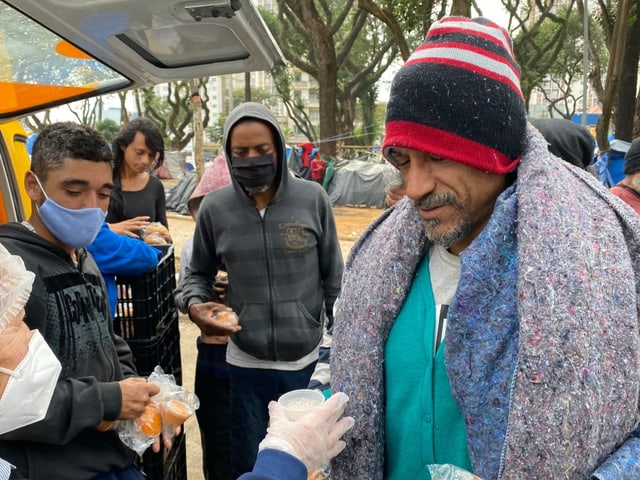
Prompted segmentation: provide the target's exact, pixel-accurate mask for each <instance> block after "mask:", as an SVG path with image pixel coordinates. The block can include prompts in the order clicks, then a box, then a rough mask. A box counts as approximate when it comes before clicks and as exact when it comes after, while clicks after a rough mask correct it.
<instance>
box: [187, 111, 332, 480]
mask: <svg viewBox="0 0 640 480" xmlns="http://www.w3.org/2000/svg"><path fill="white" fill-rule="evenodd" d="M223 145H224V152H225V155H226V157H227V162H228V165H229V169H230V171H231V185H227V186H225V187H222V188H219V189H217V190H215V191H213V192H211V193H209V194H208V195H207V196H206V197H205V198H204V200H203V201H202V204H201V206H200V211H199V213H198V218H197V221H196V230H195V235H194V240H193V255H192V257H191V263H190V272H189V274H188V275H187V277H186V278H185V281H184V284H183V296H184V299H185V303H186V305H187V310H188V313H189V317H190V318H191V320H192V321H193V322H194V323H196V325H198V327H200V329H201V331H202V332H203V334H206V335H230V338H229V344H228V346H227V363H228V365H229V379H230V388H231V392H230V401H231V420H232V424H233V426H234V428H233V430H232V433H231V462H232V469H233V474H234V475H236V476H238V475H240V474H242V473H244V472H249V471H251V469H252V467H253V463H254V461H255V459H256V454H257V451H258V444H259V443H260V441H261V440H262V438H263V437H264V434H265V431H266V428H267V424H268V419H269V415H268V409H267V405H268V403H269V401H270V400H275V399H277V398H278V397H279V396H280V395H281V394H283V393H285V392H288V391H290V390H295V389H298V388H306V387H307V385H308V383H309V379H310V377H311V374H312V373H313V370H314V366H315V363H316V361H317V359H318V351H319V346H320V342H321V339H322V332H323V323H324V322H323V319H324V318H325V313H326V317H327V318H329V319H331V318H332V316H333V314H332V311H333V304H334V301H335V299H336V297H337V295H338V291H339V289H340V282H341V279H342V269H343V262H342V254H341V251H340V245H339V242H338V237H337V232H336V226H335V221H334V218H333V212H332V210H331V203H330V201H329V198H328V196H327V194H326V193H325V192H324V190H323V189H322V187H321V186H320V185H319V184H317V183H314V182H308V181H305V180H302V179H298V178H295V177H293V176H291V175H289V172H288V170H287V167H286V155H285V140H284V136H283V134H282V131H281V130H280V127H279V125H278V123H277V120H276V118H275V116H274V115H273V114H272V113H271V111H270V110H269V109H268V108H266V107H265V106H263V105H260V104H257V103H251V102H249V103H244V104H242V105H239V106H238V107H236V108H235V109H234V110H233V111H232V112H231V114H230V115H229V118H228V119H227V121H226V123H225V126H224V139H223ZM221 269H224V270H225V271H226V272H227V273H228V279H229V286H228V297H227V304H228V306H229V307H230V308H232V309H233V311H234V312H235V313H236V314H237V315H238V317H239V323H238V324H237V325H228V324H224V322H222V321H220V320H219V319H217V318H216V316H215V314H216V313H217V312H219V311H222V310H224V309H225V308H226V306H225V305H222V304H219V303H216V302H214V301H212V289H211V285H212V283H213V280H214V278H215V276H216V274H217V273H218V270H221Z"/></svg>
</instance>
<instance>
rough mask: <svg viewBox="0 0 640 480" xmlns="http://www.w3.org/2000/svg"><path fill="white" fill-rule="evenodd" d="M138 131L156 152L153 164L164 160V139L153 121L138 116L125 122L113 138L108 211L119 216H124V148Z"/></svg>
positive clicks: (157, 165)
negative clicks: (111, 182) (121, 178)
mask: <svg viewBox="0 0 640 480" xmlns="http://www.w3.org/2000/svg"><path fill="white" fill-rule="evenodd" d="M138 132H140V133H141V134H142V135H143V136H144V143H145V144H146V146H147V148H148V149H149V150H151V153H154V154H158V159H157V161H156V162H155V163H154V164H153V167H154V168H158V167H159V166H160V165H162V162H163V161H164V139H163V138H162V133H161V132H160V129H159V128H158V127H157V125H156V124H155V123H153V122H152V121H151V120H149V119H148V118H144V117H139V118H135V119H133V120H131V121H130V122H128V123H126V124H125V125H124V126H123V127H122V128H121V129H120V131H119V132H118V134H117V135H116V137H115V138H114V139H113V143H112V149H113V186H114V188H113V190H112V192H111V202H110V204H109V212H110V213H111V212H113V213H114V214H115V215H117V217H119V218H125V217H126V214H125V212H124V200H123V198H122V183H121V181H120V177H121V176H122V168H123V164H124V149H125V148H127V147H128V146H129V145H130V144H131V143H132V142H133V139H134V138H135V137H136V134H137V133H138Z"/></svg>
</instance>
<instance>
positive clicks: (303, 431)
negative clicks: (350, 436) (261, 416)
mask: <svg viewBox="0 0 640 480" xmlns="http://www.w3.org/2000/svg"><path fill="white" fill-rule="evenodd" d="M348 401H349V397H348V396H347V395H346V394H345V393H342V392H339V393H336V394H334V395H333V396H331V398H329V399H328V400H327V401H325V402H324V403H323V404H322V405H320V406H319V407H317V408H316V409H315V410H313V411H312V412H310V413H308V414H306V415H305V416H304V417H302V418H301V419H299V420H297V421H291V420H289V419H288V418H287V416H286V414H285V412H284V410H283V409H282V407H281V406H280V405H278V403H277V402H273V401H272V402H270V403H269V428H267V436H266V437H265V438H264V440H263V441H262V442H261V443H260V446H259V448H258V450H264V449H265V448H274V449H276V450H283V451H285V452H287V453H289V454H291V455H293V456H294V457H296V458H297V459H299V460H300V461H301V462H302V463H304V464H305V466H306V467H307V470H308V471H311V470H315V469H317V468H320V467H322V466H323V465H327V464H328V463H329V461H330V460H331V459H332V458H333V457H335V456H336V455H338V454H339V453H340V452H341V451H342V450H343V449H344V447H345V446H346V444H345V442H343V441H342V440H340V439H341V438H342V436H343V435H344V434H345V432H347V431H348V430H349V429H350V428H351V427H353V423H354V420H353V418H352V417H344V418H342V419H340V417H341V416H342V414H343V413H344V410H345V408H346V404H347V402H348Z"/></svg>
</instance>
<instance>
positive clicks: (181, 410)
mask: <svg viewBox="0 0 640 480" xmlns="http://www.w3.org/2000/svg"><path fill="white" fill-rule="evenodd" d="M192 414H193V411H192V410H191V407H190V406H189V405H188V404H186V403H185V402H183V401H181V400H176V399H171V400H167V401H166V402H163V403H162V420H163V421H164V422H165V423H167V424H169V425H172V426H175V427H177V426H178V425H182V424H183V423H184V421H185V420H186V419H187V418H189V417H190V416H191V415H192Z"/></svg>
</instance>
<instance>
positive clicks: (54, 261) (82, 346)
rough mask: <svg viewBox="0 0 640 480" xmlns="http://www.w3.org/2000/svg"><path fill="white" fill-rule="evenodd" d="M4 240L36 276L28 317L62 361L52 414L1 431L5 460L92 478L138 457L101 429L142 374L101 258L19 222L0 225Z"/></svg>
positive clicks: (38, 474)
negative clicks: (128, 384)
mask: <svg viewBox="0 0 640 480" xmlns="http://www.w3.org/2000/svg"><path fill="white" fill-rule="evenodd" d="M0 243H2V244H3V245H4V246H5V247H6V249H7V250H8V251H9V252H10V253H12V254H15V255H19V256H20V257H22V259H23V260H24V263H25V266H26V268H27V270H30V271H32V272H34V273H35V275H36V278H35V281H34V284H33V289H32V292H31V296H30V297H29V301H28V303H27V305H26V307H25V310H26V317H25V322H26V323H27V324H28V325H29V327H30V328H32V329H35V328H37V329H38V330H40V332H41V333H42V335H43V336H44V338H45V340H46V341H47V343H48V344H49V346H50V347H51V349H52V350H53V352H54V353H55V354H56V356H57V357H58V359H59V360H60V363H61V364H62V371H61V373H60V379H59V381H58V384H57V386H56V390H55V392H54V394H53V398H52V399H51V403H50V405H49V410H48V411H47V416H46V417H45V418H44V419H43V420H42V421H40V422H37V423H34V424H32V425H29V426H27V427H24V428H21V429H18V430H15V431H13V432H10V433H7V434H5V435H2V436H0V457H2V458H5V459H6V460H7V461H9V462H11V463H12V464H14V465H16V467H18V470H17V472H15V473H14V475H15V477H13V476H12V478H20V477H21V476H22V477H26V478H29V479H31V480H38V479H55V478H60V479H66V480H75V479H77V480H86V479H90V478H93V477H94V476H96V475H97V474H99V473H101V472H106V471H111V470H115V469H122V468H125V467H127V466H128V465H130V464H131V463H132V462H133V461H134V460H135V454H134V452H133V451H132V450H130V449H129V448H127V447H126V446H125V445H124V444H123V443H122V442H121V441H120V439H119V438H118V435H117V434H116V433H115V432H113V431H112V432H99V431H98V430H96V429H95V428H93V427H94V426H96V425H97V424H98V423H100V422H101V421H102V420H114V419H115V418H116V417H117V416H118V414H119V412H120V408H121V404H122V397H121V391H120V387H119V385H118V384H117V383H116V382H117V381H118V380H122V379H123V378H124V377H125V376H127V377H128V376H134V375H135V368H134V365H133V357H132V355H131V350H130V349H129V346H128V345H127V344H126V342H125V341H124V340H123V339H121V338H120V337H118V336H116V335H115V334H114V333H113V324H112V323H113V322H112V320H111V315H110V313H109V306H108V303H107V297H106V293H105V288H104V283H103V280H102V277H101V275H100V271H99V270H98V267H97V266H96V264H95V262H94V261H93V258H92V257H91V255H90V254H89V253H88V252H87V251H86V250H80V251H79V252H78V265H77V266H76V265H74V263H73V261H72V260H71V258H70V257H69V255H68V254H67V253H66V252H65V251H63V250H61V249H60V248H58V247H56V246H55V245H53V244H51V243H50V242H48V241H46V240H45V239H43V238H42V237H40V236H38V235H37V234H35V233H33V232H31V231H30V230H29V229H28V228H26V227H25V226H24V225H21V224H19V223H8V224H5V225H0Z"/></svg>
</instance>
